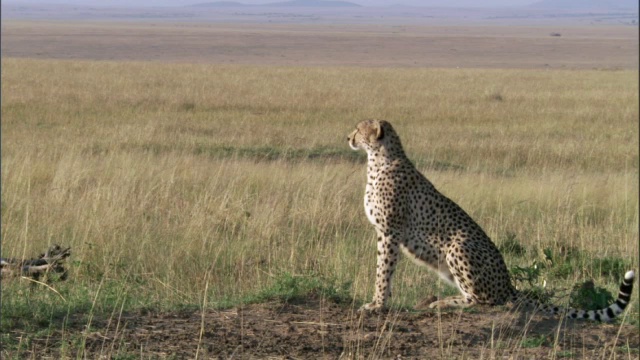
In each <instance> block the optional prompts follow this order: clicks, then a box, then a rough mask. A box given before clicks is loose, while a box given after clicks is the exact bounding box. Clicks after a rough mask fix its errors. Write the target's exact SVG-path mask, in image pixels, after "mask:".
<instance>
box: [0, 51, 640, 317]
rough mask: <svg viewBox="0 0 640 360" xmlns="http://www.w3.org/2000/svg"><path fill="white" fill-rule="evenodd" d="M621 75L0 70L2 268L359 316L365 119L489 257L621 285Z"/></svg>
mask: <svg viewBox="0 0 640 360" xmlns="http://www.w3.org/2000/svg"><path fill="white" fill-rule="evenodd" d="M637 76H638V73H637V71H553V72H550V71H535V70H530V71H523V70H423V69H356V68H282V67H259V66H217V65H175V64H174V65H166V64H165V65H162V64H149V63H111V62H81V61H36V60H20V59H3V60H2V79H3V81H2V94H3V95H2V96H3V97H2V225H3V226H2V234H1V235H2V252H3V256H9V257H11V256H14V257H22V256H25V257H29V256H32V255H33V254H35V253H37V252H39V251H41V250H42V249H44V248H46V247H47V245H49V244H50V243H60V244H62V245H65V246H72V248H73V255H72V257H73V259H74V260H75V262H74V263H73V266H72V274H71V280H70V282H71V283H72V284H75V285H82V286H83V289H86V291H87V292H88V293H89V294H91V298H98V297H101V296H105V297H106V296H115V297H116V298H118V296H119V295H117V294H121V295H122V294H123V293H126V294H129V295H130V299H129V300H127V304H126V305H127V306H133V307H135V306H143V305H149V306H161V307H172V306H177V305H180V304H198V303H202V302H203V298H206V299H207V301H208V302H209V303H216V302H219V301H223V300H225V299H234V298H235V299H237V298H239V297H241V296H244V295H246V294H248V293H252V292H255V291H258V290H259V289H262V288H265V287H267V286H268V285H269V284H270V283H271V282H272V281H273V278H274V277H275V276H277V275H278V274H282V273H291V274H313V275H317V276H323V277H330V278H335V279H338V281H341V282H347V281H353V287H352V289H353V295H354V296H355V297H356V298H357V299H359V300H360V301H364V300H365V299H366V298H368V296H370V293H371V290H372V288H373V286H372V285H373V275H374V271H373V269H374V263H375V250H374V246H373V242H372V239H373V238H374V232H373V229H372V228H371V227H370V226H369V225H368V224H367V222H366V218H365V216H364V214H363V212H362V195H363V190H364V173H365V165H364V161H363V156H362V155H357V154H355V153H353V152H351V150H349V149H348V147H347V145H346V141H345V139H346V135H347V134H348V133H349V131H350V130H351V129H352V126H353V125H354V124H355V123H356V122H357V121H358V120H360V119H362V118H365V117H378V118H386V119H388V120H391V121H392V122H393V123H394V124H395V125H396V128H397V130H398V132H399V134H400V135H401V137H402V138H403V139H404V144H405V148H406V149H407V152H408V154H409V156H410V157H411V158H412V159H414V160H415V162H416V163H417V164H418V166H419V168H421V169H422V170H423V171H424V172H425V173H426V175H427V176H428V177H429V178H430V179H431V180H432V182H434V184H436V186H437V187H438V188H439V189H440V190H441V191H442V192H444V193H445V194H446V195H448V196H449V197H451V198H452V199H454V200H455V201H456V202H458V203H459V204H460V205H461V206H462V207H463V208H465V209H467V210H468V212H469V213H470V214H472V216H474V218H475V219H476V220H477V221H478V222H479V223H480V224H481V225H482V226H483V227H484V228H485V230H486V231H487V232H488V233H489V234H490V235H491V236H492V238H493V239H494V240H495V241H496V242H501V241H502V240H503V239H504V238H505V237H506V235H507V234H508V233H511V234H514V235H515V237H516V238H517V239H518V241H519V242H521V243H522V244H523V245H524V246H525V247H527V248H529V249H531V251H534V250H535V249H538V250H541V249H542V248H545V247H550V248H552V249H554V251H555V252H556V253H559V252H561V251H562V250H563V249H566V248H570V247H575V248H577V249H579V250H580V251H584V252H585V253H587V254H589V255H588V256H589V257H618V258H621V259H623V260H624V261H625V262H627V263H628V264H629V265H630V266H631V267H632V268H635V269H637V268H638V147H637V144H638V122H637V119H638V83H637ZM538 254H539V255H540V254H541V252H540V251H538ZM531 260H532V257H531V256H529V257H527V258H511V257H508V258H507V261H508V262H509V263H510V264H516V263H518V264H521V265H527V264H530V262H531ZM581 270H582V271H577V272H575V273H574V274H573V275H571V276H569V277H568V278H567V279H566V280H565V282H561V281H560V282H557V283H556V282H555V280H554V282H553V283H552V284H550V285H551V286H553V287H569V286H571V284H573V283H574V282H576V281H581V280H584V279H585V277H589V276H591V275H592V274H593V273H594V269H581ZM436 279H437V277H435V276H433V275H432V274H429V273H427V272H426V271H425V270H423V269H419V268H417V267H415V266H413V265H408V262H403V263H402V265H401V267H400V270H399V273H398V276H397V283H396V296H397V297H396V298H395V300H394V301H395V304H398V305H408V306H412V305H413V304H414V303H415V302H416V301H417V300H418V299H420V298H421V297H423V296H426V295H428V294H432V293H433V292H434V291H436V289H437V288H439V291H451V289H443V288H441V287H439V286H435V285H434V284H437V280H436ZM595 280H596V282H597V283H599V284H602V285H604V286H606V287H607V288H609V289H610V290H612V291H614V290H615V288H616V286H617V281H616V280H613V279H611V278H608V277H599V276H596V278H595ZM102 283H115V284H118V285H117V286H115V288H114V289H115V290H113V293H112V294H111V295H108V294H105V293H104V289H102V290H101V288H100V286H101V285H100V286H99V284H102ZM206 284H207V286H205V285H206ZM205 289H208V290H207V291H208V294H206V297H205V296H204V295H203V291H204V290H205ZM69 291H71V290H69ZM614 293H615V292H614ZM114 294H116V295H114ZM637 294H638V292H636V293H635V294H634V300H633V301H634V302H635V304H636V305H634V306H635V308H634V309H635V310H634V311H637V301H638V300H637V299H638V295H637ZM63 295H65V294H63ZM66 295H67V296H71V295H69V294H68V293H67V294H66ZM119 301H124V300H119ZM121 305H122V306H124V305H123V304H121V303H120V302H116V304H115V305H113V306H114V309H115V308H119V307H120V306H121Z"/></svg>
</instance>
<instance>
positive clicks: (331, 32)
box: [2, 21, 639, 69]
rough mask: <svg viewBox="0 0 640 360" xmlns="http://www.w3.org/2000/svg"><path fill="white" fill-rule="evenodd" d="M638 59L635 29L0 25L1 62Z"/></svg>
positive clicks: (573, 64) (449, 63)
mask: <svg viewBox="0 0 640 360" xmlns="http://www.w3.org/2000/svg"><path fill="white" fill-rule="evenodd" d="M552 32H555V33H560V34H561V35H562V36H560V37H558V36H551V35H550V34H551V33H552ZM638 49H639V48H638V31H637V28H634V27H629V26H626V27H625V26H619V27H616V26H606V27H597V26H591V27H579V26H573V27H558V26H539V27H524V26H522V27H515V26H514V27H509V26H457V25H454V26H392V25H296V24H291V25H283V24H273V25H269V24H215V23H213V24H195V23H175V24H172V23H167V22H159V23H105V22H97V23H86V22H71V23H60V22H46V21H40V22H29V21H3V23H2V56H3V57H26V58H40V59H69V60H72V59H76V60H82V59H84V60H111V61H159V62H186V63H214V64H251V65H255V64H259V65H279V66H375V67H435V68H452V67H454V68H455V67H461V68H541V69H557V68H561V69H574V68H576V69H594V68H595V69H637V67H638Z"/></svg>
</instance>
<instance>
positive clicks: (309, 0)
mask: <svg viewBox="0 0 640 360" xmlns="http://www.w3.org/2000/svg"><path fill="white" fill-rule="evenodd" d="M264 6H278V7H362V6H361V5H358V4H356V3H352V2H348V1H330V0H291V1H283V2H274V3H269V4H265V5H264Z"/></svg>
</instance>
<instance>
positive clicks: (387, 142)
mask: <svg viewBox="0 0 640 360" xmlns="http://www.w3.org/2000/svg"><path fill="white" fill-rule="evenodd" d="M347 140H348V141H349V146H350V147H351V148H352V149H353V150H364V151H366V152H367V153H369V152H370V151H373V152H377V151H378V150H380V149H381V148H383V147H384V148H385V149H386V150H400V151H402V146H401V145H400V139H399V138H398V135H397V134H396V132H395V130H393V127H392V126H391V124H390V123H389V122H388V121H386V120H374V119H368V120H363V121H360V122H359V123H358V125H356V129H355V130H353V132H351V134H349V137H347Z"/></svg>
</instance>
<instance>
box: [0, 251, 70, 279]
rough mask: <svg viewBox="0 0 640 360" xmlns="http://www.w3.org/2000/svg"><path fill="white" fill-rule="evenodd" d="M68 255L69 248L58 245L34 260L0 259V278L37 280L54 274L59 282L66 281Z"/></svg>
mask: <svg viewBox="0 0 640 360" xmlns="http://www.w3.org/2000/svg"><path fill="white" fill-rule="evenodd" d="M70 255H71V248H70V247H68V248H66V249H63V248H62V247H60V246H59V245H53V246H51V247H50V248H49V249H48V250H47V251H46V252H45V253H44V254H40V256H39V257H38V258H36V259H30V260H25V259H5V258H0V278H3V279H4V278H7V277H14V276H28V277H31V278H33V279H34V280H38V279H40V277H41V276H43V275H48V274H50V273H55V274H59V276H58V278H59V279H60V280H66V278H67V269H65V267H64V265H65V261H66V259H67V258H68V257H69V256H70Z"/></svg>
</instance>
